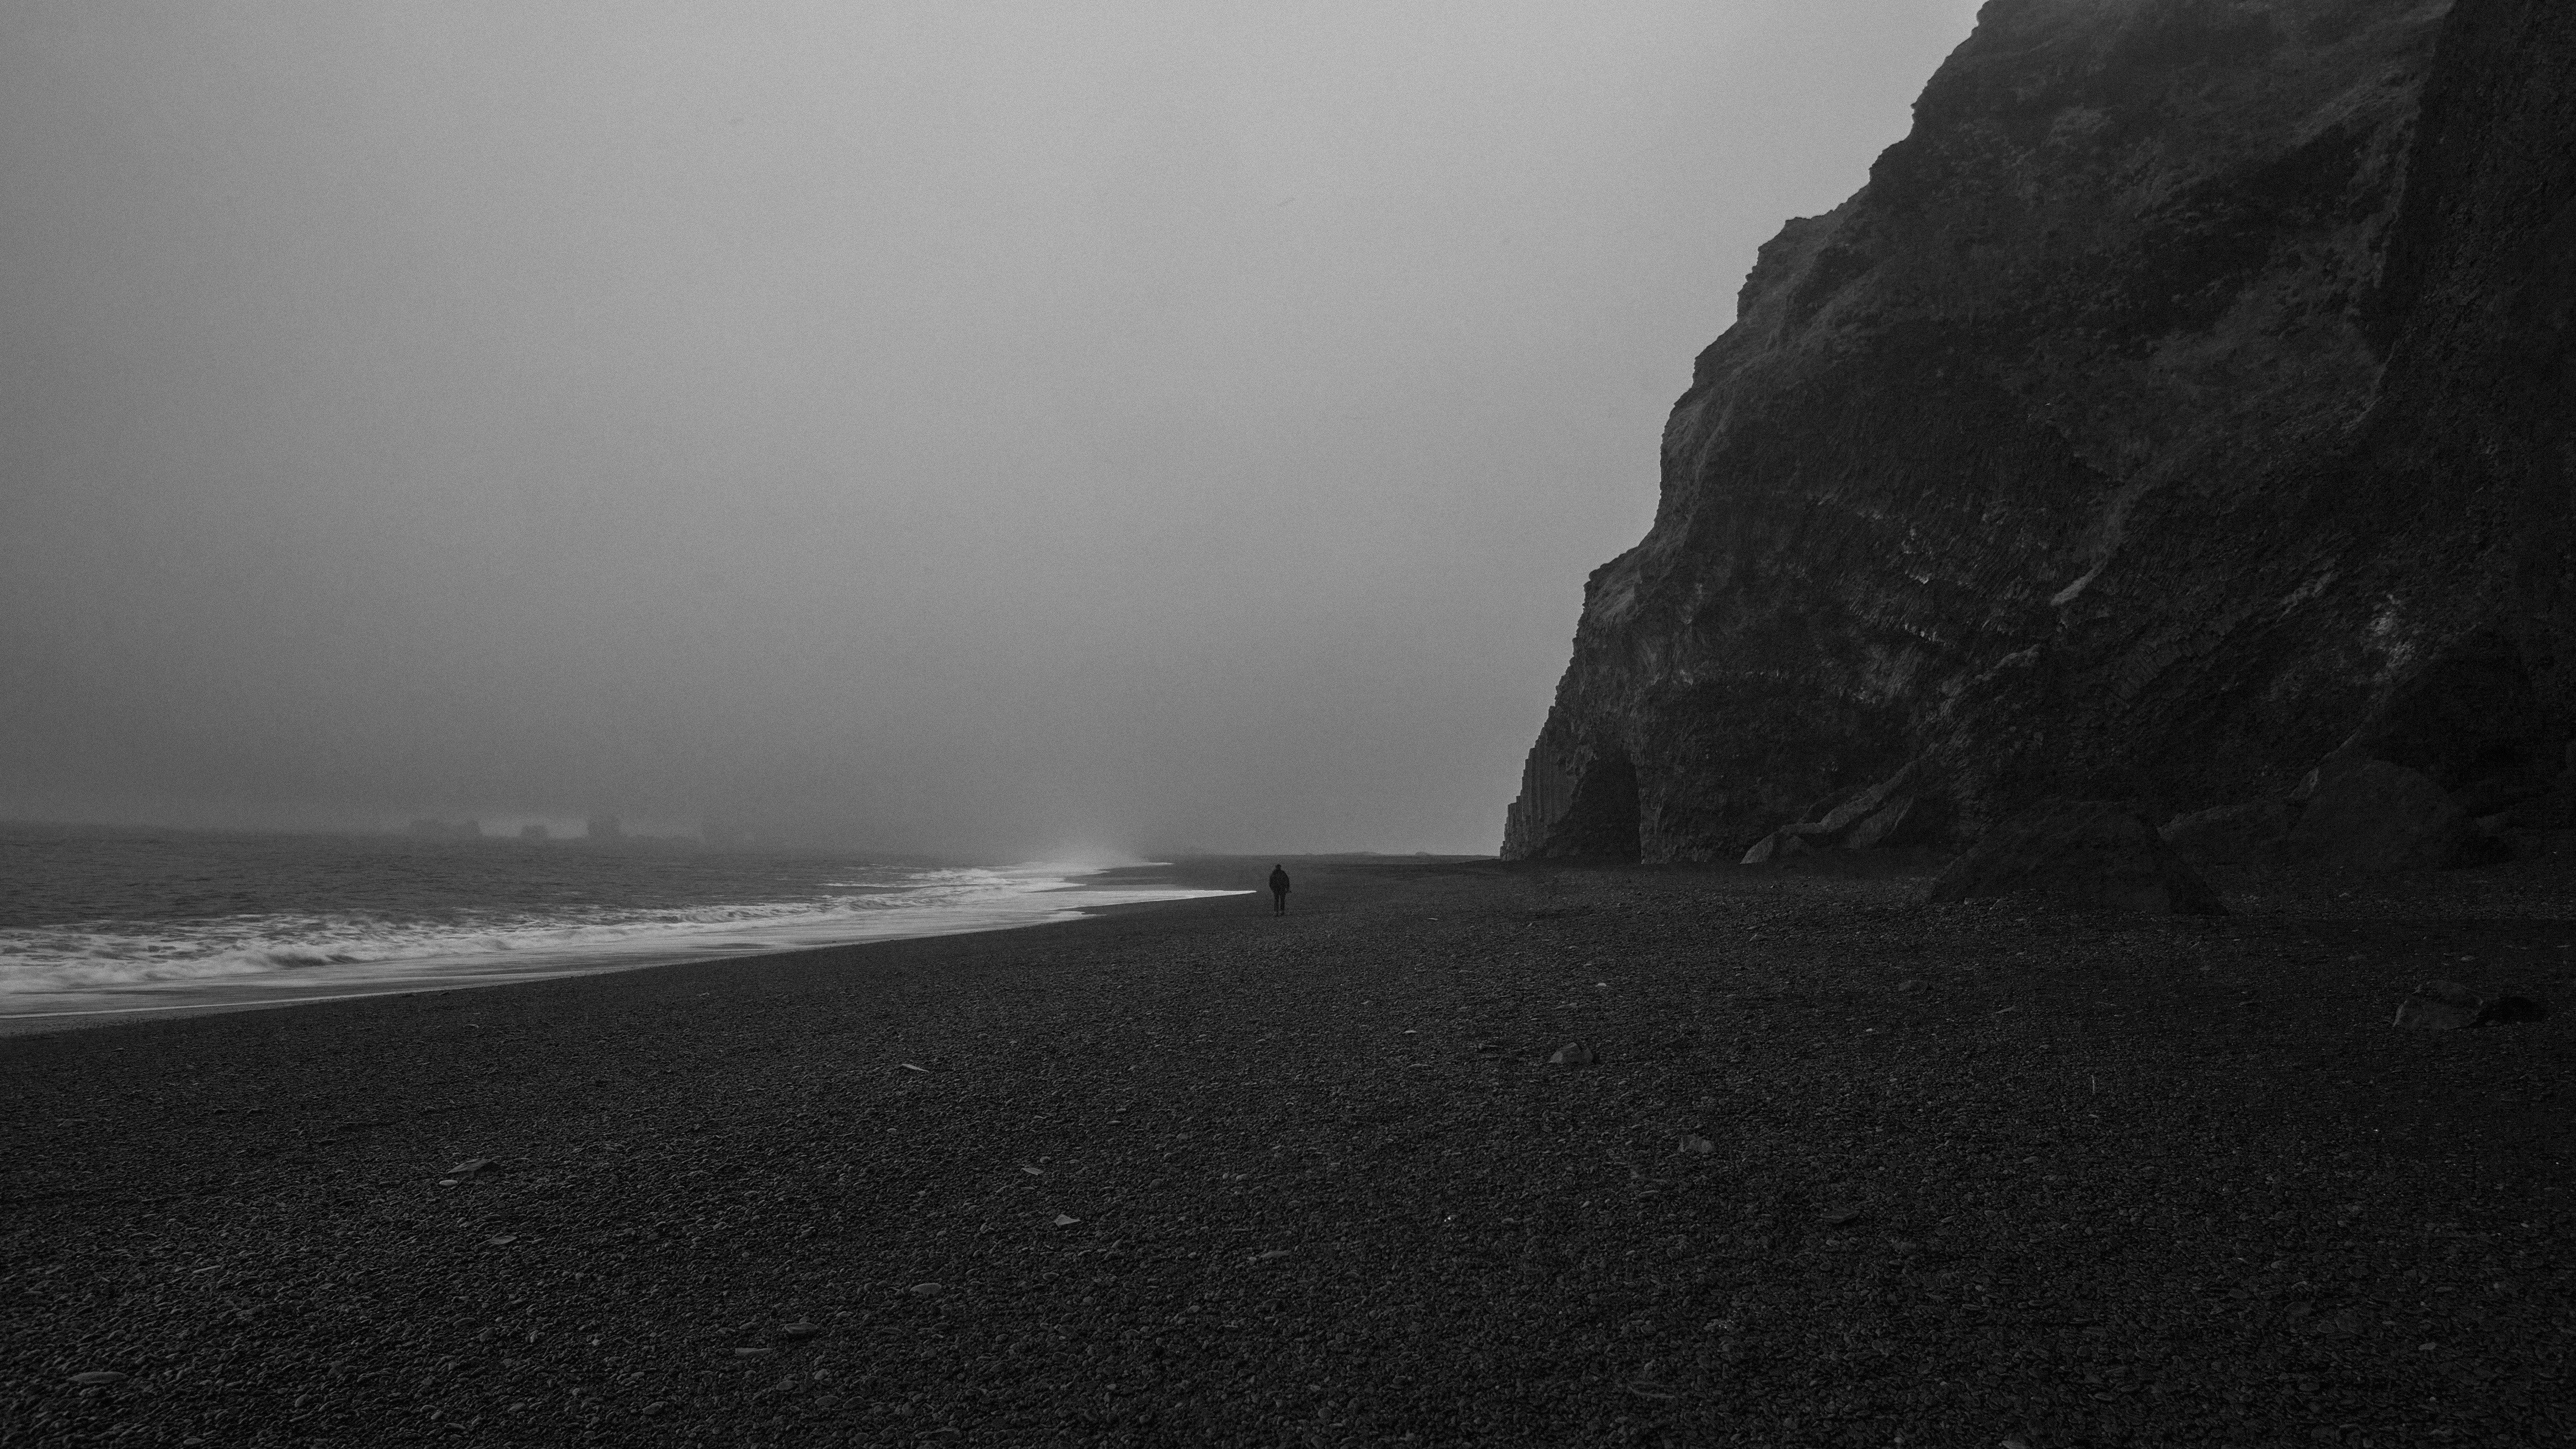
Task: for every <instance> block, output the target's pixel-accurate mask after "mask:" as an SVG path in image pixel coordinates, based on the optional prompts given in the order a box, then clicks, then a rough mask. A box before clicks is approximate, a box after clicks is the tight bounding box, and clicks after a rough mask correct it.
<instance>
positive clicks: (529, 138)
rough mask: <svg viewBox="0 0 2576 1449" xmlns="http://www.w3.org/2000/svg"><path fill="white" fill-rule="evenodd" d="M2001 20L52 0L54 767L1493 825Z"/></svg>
mask: <svg viewBox="0 0 2576 1449" xmlns="http://www.w3.org/2000/svg"><path fill="white" fill-rule="evenodd" d="M1973 9H1974V7H1973V5H1972V4H1970V3H1967V0H1849V3H1844V0H1741V3H1709V0H1693V3H1655V0H1591V3H1585V4H1581V5H1575V4H1564V3H1552V4H1519V3H1510V0H1476V3H1473V4H1467V3H1457V4H1412V3H1389V0H1366V3H1312V4H1307V3H1290V4H1277V5H1227V6H1211V5H1205V4H1196V3H1192V4H1182V3H1170V4H1151V3H1097V4H1086V3H1063V4H1008V5H1003V4H975V3H961V0H937V3H862V4H848V3H837V0H836V3H813V4H791V3H777V4H722V5H715V4H703V5H690V6H679V5H658V4H637V3H617V4H605V3H602V4H569V3H545V0H539V3H529V0H508V3H495V4H463V3H443V4H439V5H434V6H397V5H390V4H382V5H380V4H356V5H352V4H344V3H337V0H332V3H311V4H297V5H276V4H255V3H231V4H224V5H215V6H208V5H200V4H195V3H186V4H166V5H145V4H124V3H115V0H66V3H37V0H21V3H16V4H12V5H10V6H8V7H6V10H5V13H0V261H5V265H0V369H4V370H0V378H5V383H4V384H0V696H5V698H6V699H7V700H8V707H7V709H5V710H0V817H14V818H21V819H88V820H120V821H149V822H164V823H198V824H218V823H220V824H240V825H311V826H352V825H363V826H374V825H378V824H382V823H385V822H389V821H396V820H399V819H401V818H404V817H407V816H412V815H435V814H444V815H447V816H451V817H461V816H466V815H474V816H480V817H482V818H484V819H485V820H486V821H487V822H494V823H498V822H503V821H517V820H526V819H537V818H549V819H558V820H563V821H569V820H572V819H575V818H577V817H579V816H581V815H583V814H586V813H589V812H593V811H603V810H614V811H619V812H621V813H623V814H625V815H626V816H627V817H628V818H629V820H630V821H635V822H641V823H644V824H646V825H648V826H655V825H658V826H661V827H663V828H669V829H681V828H688V827H693V826H695V825H697V824H698V823H699V822H700V821H701V820H703V819H706V818H709V817H713V818H716V819H719V820H724V821H730V822H734V823H736V824H739V825H742V826H747V827H750V828H753V829H758V830H763V831H769V832H773V833H775V832H782V831H784V832H792V833H797V834H802V835H808V836H829V837H833V838H838V839H842V840H846V841H850V842H853V843H863V844H874V845H881V846H885V847H890V848H903V849H919V850H941V851H952V852H961V853H983V854H988V855H1010V856H1015V857H1016V856H1038V855H1047V854H1052V853H1061V852H1063V851H1066V850H1070V849H1079V848H1092V849H1109V848H1116V849H1126V850H1134V851H1155V850H1169V849H1173V848H1177V847H1182V846H1191V845H1197V846H1205V847H1210V848H1216V849H1228V848H1239V849H1253V850H1277V851H1291V850H1305V849H1317V850H1321V849H1343V848H1367V849H1383V850H1400V851H1409V850H1417V849H1421V850H1456V851H1490V850H1492V849H1493V848H1494V847H1495V845H1496V843H1497V841H1498V839H1499V837H1500V833H1501V820H1502V812H1503V806H1504V803H1505V801H1506V800H1507V799H1508V798H1509V797H1510V796H1511V794H1512V793H1513V790H1514V789H1515V787H1516V783H1517V777H1518V771H1519V767H1520V761H1521V756H1522V753H1523V752H1524V751H1525V750H1526V749H1527V747H1528V745H1529V742H1530V740H1531V738H1532V737H1533V735H1534V734H1535V732H1536V730H1537V727H1538V725H1539V722H1540V721H1541V719H1542V718H1543V717H1544V714H1545V711H1546V707H1547V702H1548V697H1549V691H1550V689H1551V688H1552V686H1553V684H1554V681H1555V678H1556V675H1557V673H1558V671H1559V670H1560V669H1561V668H1562V667H1563V665H1564V660H1565V652H1566V646H1567V641H1568V640H1569V638H1570V637H1571V634H1572V632H1573V628H1574V623H1575V615H1576V611H1577V609H1578V608H1579V606H1580V603H1581V591H1582V581H1583V577H1584V575H1585V573H1586V572H1587V571H1588V570H1590V569H1591V568H1592V567H1594V566H1595V565H1597V564H1599V563H1601V562H1602V561H1604V560H1606V559H1607V558H1609V557H1610V556H1612V555H1613V554H1615V553H1617V552H1618V551H1619V550H1621V549H1623V548H1625V547H1627V546H1628V545H1630V544H1632V543H1633V542H1635V541H1636V539H1637V537H1638V536H1639V534H1641V533H1642V532H1643V530H1644V528H1645V526H1646V524H1647V522H1648V520H1649V518H1650V517H1651V514H1652V510H1653V505H1654V494H1655V476H1656V446H1657V439H1658V435H1659V432H1660V429H1661V426H1662V421H1663V416H1664V413H1665V411H1666V410H1667V409H1668V408H1669V407H1670V405H1671V402H1672V399H1673V398H1674V397H1675V396H1676V395H1677V394H1678V393H1679V392H1680V391H1681V389H1682V388H1683V386H1684V385H1685V384H1686V383H1687V381H1688V377H1689V368H1690V360H1691V357H1692V355H1693V354H1694V353H1695V352H1697V351H1698V350H1699V349H1700V348H1701V347H1703V346H1705V345H1706V344H1707V343H1708V341H1709V340H1710V339H1711V338H1713V337H1715V336H1716V335H1717V333H1718V332H1719V331H1721V330H1722V329H1723V328H1724V327H1725V326H1726V324H1727V323H1728V322H1729V321H1730V320H1732V317H1733V312H1734V296H1735V290H1736V288H1737V286H1738V285H1739V284H1740V283H1741V281H1742V278H1743V274H1744V272H1745V270H1746V269H1747V268H1748V267H1749V266H1750V265H1751V262H1752V258H1753V250H1754V248H1755V246H1756V245H1757V244H1758V243H1759V242H1761V241H1762V240H1764V239H1765V238H1767V237H1768V236H1769V235H1771V233H1772V232H1774V231H1775V230H1777V228H1778V226H1779V224H1780V222H1781V221H1782V220H1783V219H1784V218H1787V217H1789V216H1793V215H1804V214H1812V213H1815V212H1818V211H1822V210H1824V209H1826V208H1829V207H1831V206H1832V205H1834V204H1835V203H1837V202H1838V201H1840V200H1841V199H1842V198H1843V197H1844V196H1845V195H1847V194H1848V193H1849V192H1851V191H1852V190H1853V189H1854V188H1856V187H1857V186H1858V185H1859V184H1860V183H1861V182H1862V181H1863V180H1864V179H1865V177H1866V173H1867V167H1868V163H1869V161H1870V160H1871V158H1872V157H1873V156H1875V154H1876V153H1877V152H1878V150H1879V149H1881V148H1882V147H1884V146H1885V145H1887V144H1888V143H1890V142H1892V141H1894V140H1896V139H1897V138H1898V137H1899V136H1901V135H1902V134H1903V133H1904V130H1905V127H1906V124H1907V106H1908V104H1909V102H1910V101H1911V99H1912V97H1913V96H1914V94H1915V93H1916V92H1917V91H1918V90H1919V89H1920V87H1921V85H1922V83H1923V81H1924V80H1925V78H1926V77H1928V76H1929V75H1930V74H1931V71H1932V69H1933V68H1934V66H1935V65H1936V64H1937V63H1938V62H1939V59H1940V57H1941V56H1942V55H1943V54H1944V53H1946V52H1947V51H1948V50H1949V49H1950V47H1952V46H1953V45H1955V44H1957V43H1958V41H1959V40H1961V39H1962V38H1964V37H1965V35H1966V34H1967V31H1968V28H1969V24H1970V21H1971V18H1972V15H1973Z"/></svg>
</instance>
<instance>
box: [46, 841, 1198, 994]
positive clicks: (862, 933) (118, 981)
mask: <svg viewBox="0 0 2576 1449" xmlns="http://www.w3.org/2000/svg"><path fill="white" fill-rule="evenodd" d="M1092 873H1093V872H1092V870H1091V869H1090V868H1086V867H1083V866H1077V865H1064V864H1047V863H1042V862H1041V863H1030V864H1020V865H993V866H925V865H905V864H888V863H881V862H872V861H868V860H865V859H863V858H859V857H855V856H850V855H840V854H833V853H830V852H821V851H774V852H763V851H695V850H683V849H677V848H654V847H649V846H639V847H630V848H624V849H596V848H592V847H588V846H585V845H582V844H579V843H574V842H558V843H551V844H540V843H536V842H523V841H503V840H490V841H440V840H416V839H411V838H408V837H402V836H328V835H252V834H220V833H197V832H176V831H173V832H147V831H80V830H69V829H58V828H40V827H14V828H13V827H6V826H0V1019H10V1020H16V1021H20V1022H24V1021H27V1020H29V1019H32V1018H39V1017H45V1016H56V1015H98V1014H108V1013H124V1012H139V1011H152V1010H165V1011H166V1010H181V1009H187V1008H191V1007H210V1006H227V1005H231V1006H238V1005H255V1004H262V1003H279V1002H284V1001H289V1000H312V999H323V998H328V997H332V996H345V995H364V994H369V993H371V992H375V991H384V990H394V989H425V988H439V987H445V986H471V985H481V984H491V983H494V982H498V981H504V980H520V979H527V978H529V977H534V976H549V975H568V974H577V973H582V972H590V971H604V970H620V969H627V968H632V967H635V966H644V965H654V964H660V963H665V962H673V961H688V960H706V959H712V958H720V957H725V956H738V955H745V954H752V953H759V952H769V951H780V950H789V949H794V948H797V947H803V946H819V945H834V944H840V943H844V942H851V941H866V940H882V939H891V938H894V937H902V936H927V935H941V934H947V933H951V932H957V931H976V930H994V929H1001V928H1005V927H1010V926H1019V925H1035V924H1038V923H1041V922H1045V921H1051V920H1059V919H1063V918H1065V917H1066V916H1068V915H1070V914H1071V913H1072V912H1073V911H1074V909H1075V908H1077V907H1081V906H1097V905H1108V904H1122V903H1126V902H1132V901H1152V900H1178V899H1185V898H1189V897H1194V896H1204V895H1212V894H1227V893H1226V892H1211V891H1199V890H1180V889H1157V888H1137V889H1126V888H1122V889H1115V890H1105V889H1100V888H1098V887H1097V886H1096V885H1095V886H1092V887H1091V888H1085V883H1086V879H1087V877H1088V876H1089V875H1091V874H1092Z"/></svg>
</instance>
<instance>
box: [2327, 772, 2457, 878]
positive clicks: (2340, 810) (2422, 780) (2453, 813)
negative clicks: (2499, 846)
mask: <svg viewBox="0 0 2576 1449" xmlns="http://www.w3.org/2000/svg"><path fill="white" fill-rule="evenodd" d="M2470 834H2471V826H2470V822H2469V816H2468V812H2467V811H2465V810H2462V809H2461V808H2460V807H2459V806H2457V805H2455V804H2453V803H2452V802H2451V797H2450V795H2449V794H2448V793H2447V792H2445V791H2444V790H2443V789H2442V787H2441V785H2440V784H2438V783H2437V782H2435V781H2434V779H2433V778H2432V777H2431V776H2429V775H2427V774H2425V773H2424V772H2422V771H2421V770H2410V769H2408V768H2407V767H2405V766H2404V765H2392V764H2390V763H2389V762H2387V761H2386V760H2369V761H2365V762H2363V763H2361V764H2359V765H2355V766H2350V767H2347V768H2344V769H2341V770H2337V771H2333V772H2329V773H2324V774H2323V775H2322V776H2321V778H2320V779H2319V780H2318V781H2317V787H2316V792H2315V793H2314V794H2312V795H2310V796H2309V797H2308V808H2307V810H2306V811H2305V812H2304V813H2303V814H2301V815H2300V816H2299V824H2298V828H2297V829H2295V830H2293V831H2291V832H2290V845H2291V846H2292V847H2293V849H2294V850H2295V851H2296V852H2297V854H2298V855H2299V856H2300V857H2301V858H2305V859H2313V860H2321V861H2325V862H2328V863H2331V864H2334V865H2341V866H2345V867H2348V868H2350V869H2353V870H2365V871H2399V870H2439V869H2441V868H2442V867H2443V866H2446V865H2451V864H2454V863H2456V862H2457V861H2458V860H2459V859H2460V853H2461V851H2462V849H2463V848H2464V847H2465V846H2466V845H2467V844H2468V841H2469V836H2470Z"/></svg>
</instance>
